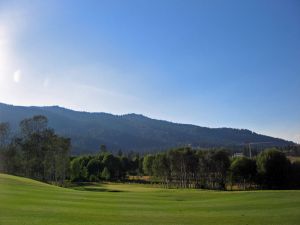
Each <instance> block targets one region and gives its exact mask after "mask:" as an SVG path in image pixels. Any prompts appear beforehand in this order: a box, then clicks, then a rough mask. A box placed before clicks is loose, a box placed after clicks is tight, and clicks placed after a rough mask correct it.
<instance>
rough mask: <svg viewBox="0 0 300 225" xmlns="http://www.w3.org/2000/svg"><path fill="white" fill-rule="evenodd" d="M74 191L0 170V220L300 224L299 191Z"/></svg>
mask: <svg viewBox="0 0 300 225" xmlns="http://www.w3.org/2000/svg"><path fill="white" fill-rule="evenodd" d="M76 189H77V190H74V189H73V190H72V189H65V188H60V187H56V186H51V185H48V184H44V183H40V182H37V181H33V180H30V179H26V178H20V177H15V176H11V175H5V174H0V202H1V204H0V224H1V225H40V224H43V225H53V224H57V225H96V224H97V225H98V224H105V225H110V224H111V225H116V224H122V225H135V224H136V225H143V224H147V225H150V224H151V225H152V224H155V225H159V224H162V225H168V224H170V225H176V224H178V225H181V224H195V225H196V224H197V225H198V224H203V225H206V224H207V225H209V224H221V223H222V224H228V225H234V224H251V225H257V224H261V225H266V224H282V225H289V224H291V225H295V224H300V222H299V221H300V214H299V211H300V191H255V192H216V191H202V190H191V189H189V190H178V189H160V188H152V187H150V186H143V185H136V184H116V183H108V184H99V185H93V186H81V187H77V188H76Z"/></svg>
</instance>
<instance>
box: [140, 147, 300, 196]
mask: <svg viewBox="0 0 300 225" xmlns="http://www.w3.org/2000/svg"><path fill="white" fill-rule="evenodd" d="M143 169H144V172H145V173H146V174H148V175H149V176H152V177H153V178H154V180H156V181H159V182H161V183H162V185H164V186H166V187H182V188H208V189H222V190H224V189H228V188H230V187H231V188H232V187H233V186H238V187H239V188H240V189H241V188H243V189H247V188H250V187H252V188H299V187H300V163H299V162H293V163H291V162H290V161H289V160H288V159H287V158H286V156H285V154H283V153H282V152H280V151H278V150H276V149H267V150H265V151H263V152H261V153H260V154H259V155H258V156H257V157H256V158H255V159H249V158H246V157H235V158H231V157H230V155H229V154H228V152H227V151H224V150H208V151H195V150H192V149H190V148H180V149H174V150H171V151H168V152H165V153H159V154H155V155H146V156H145V157H144V161H143Z"/></svg>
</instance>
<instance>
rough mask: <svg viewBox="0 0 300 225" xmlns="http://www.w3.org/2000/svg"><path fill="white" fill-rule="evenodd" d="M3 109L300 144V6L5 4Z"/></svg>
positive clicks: (291, 0) (259, 0)
mask: <svg viewBox="0 0 300 225" xmlns="http://www.w3.org/2000/svg"><path fill="white" fill-rule="evenodd" d="M0 102H4V103H9V104H15V105H40V106H42V105H60V106H63V107H67V108H72V109H75V110H84V111H101V112H102V111H103V112H109V113H114V114H125V113H130V112H134V113H141V114H144V115H146V116H149V117H152V118H159V119H165V120H169V121H174V122H181V123H192V124H197V125H200V126H209V127H236V128H248V129H251V130H253V131H255V132H258V133H263V134H267V135H272V136H275V137H282V138H286V139H289V140H293V141H296V142H298V143H300V1H298V0H281V1H277V0H269V1H266V0H252V1H239V0H236V1H231V0H229V1H222V0H220V1H216V0H212V1H208V0H207V1H204V0H197V1H193V0H188V1H185V0H180V1H178V0H169V1H168V0H158V1H146V0H135V1H132V0H125V1H124V0H120V1H117V0H107V1H101V0H99V1H71V0H70V1H60V0H49V1H47V0H43V1H42V0H40V1H34V0H31V1H26V0H24V1H14V0H7V1H3V0H0Z"/></svg>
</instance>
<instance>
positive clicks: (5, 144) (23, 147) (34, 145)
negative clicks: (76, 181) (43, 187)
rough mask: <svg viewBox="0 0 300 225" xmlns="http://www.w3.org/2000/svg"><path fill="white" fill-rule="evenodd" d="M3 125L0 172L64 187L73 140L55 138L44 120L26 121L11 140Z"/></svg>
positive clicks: (43, 118)
mask: <svg viewBox="0 0 300 225" xmlns="http://www.w3.org/2000/svg"><path fill="white" fill-rule="evenodd" d="M9 136H10V126H9V124H8V123H0V172H4V173H9V174H14V175H18V176H24V177H28V178H32V179H36V180H40V181H44V182H54V183H57V184H62V183H63V182H64V181H65V179H66V178H67V177H68V173H69V168H70V166H69V162H70V149H71V140H70V139H68V138H64V137H61V136H59V135H57V134H55V132H54V130H52V129H50V128H49V127H48V119H47V118H46V117H45V116H41V115H38V116H34V117H32V118H28V119H24V120H22V121H21V122H20V124H19V132H18V135H16V136H14V137H13V138H10V137H9Z"/></svg>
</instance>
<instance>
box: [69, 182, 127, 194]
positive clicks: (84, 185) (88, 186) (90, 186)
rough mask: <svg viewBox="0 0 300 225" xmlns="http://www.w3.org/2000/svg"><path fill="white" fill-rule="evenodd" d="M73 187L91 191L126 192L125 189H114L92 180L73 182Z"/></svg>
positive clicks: (78, 189)
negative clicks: (91, 181)
mask: <svg viewBox="0 0 300 225" xmlns="http://www.w3.org/2000/svg"><path fill="white" fill-rule="evenodd" d="M70 188H71V189H74V190H77V191H91V192H125V191H123V190H114V189H109V188H105V187H103V185H102V184H100V183H90V182H80V183H79V182H78V183H73V186H72V187H70Z"/></svg>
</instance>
